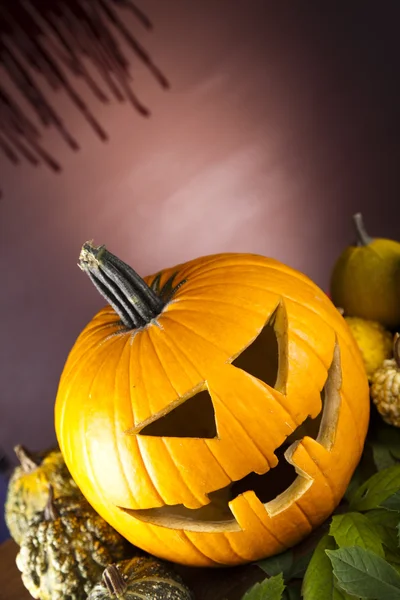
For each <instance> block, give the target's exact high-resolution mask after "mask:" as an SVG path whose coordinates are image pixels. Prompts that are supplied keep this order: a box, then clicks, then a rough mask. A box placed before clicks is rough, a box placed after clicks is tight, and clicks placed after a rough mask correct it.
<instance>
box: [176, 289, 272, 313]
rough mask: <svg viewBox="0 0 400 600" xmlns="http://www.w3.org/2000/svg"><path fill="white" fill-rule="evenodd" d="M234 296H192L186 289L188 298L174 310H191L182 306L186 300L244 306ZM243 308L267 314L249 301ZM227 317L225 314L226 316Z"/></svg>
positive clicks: (182, 299) (181, 300) (181, 301)
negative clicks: (234, 300) (221, 297)
mask: <svg viewBox="0 0 400 600" xmlns="http://www.w3.org/2000/svg"><path fill="white" fill-rule="evenodd" d="M207 287H210V289H211V288H212V286H207ZM207 287H206V286H204V288H202V289H207ZM268 295H269V294H268V293H266V294H265V296H268ZM276 295H277V294H275V293H271V296H276ZM232 300H233V299H232V298H229V300H227V299H225V300H221V299H220V298H216V297H215V296H214V297H210V298H206V297H204V296H203V297H202V296H198V297H196V296H190V295H189V293H188V292H187V291H186V298H180V302H179V307H178V308H176V309H175V308H174V312H175V310H176V311H179V310H190V309H188V308H186V307H184V306H182V305H183V304H185V303H186V302H188V301H190V302H192V301H193V302H199V303H203V304H205V303H206V302H212V303H213V304H226V305H227V306H234V307H237V308H243V304H241V303H240V302H232ZM171 304H172V305H174V306H175V302H174V301H173V302H171ZM176 305H178V303H176ZM191 310H192V311H194V310H195V309H191ZM243 310H245V311H246V312H251V313H253V314H254V315H257V316H258V315H260V316H264V315H265V310H261V308H260V309H258V308H257V306H256V305H254V304H252V303H250V302H249V306H246V307H245V308H243ZM197 312H201V311H200V310H198V311H197ZM224 318H225V316H224Z"/></svg>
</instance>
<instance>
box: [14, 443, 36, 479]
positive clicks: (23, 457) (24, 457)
mask: <svg viewBox="0 0 400 600" xmlns="http://www.w3.org/2000/svg"><path fill="white" fill-rule="evenodd" d="M14 452H15V454H16V455H17V458H18V460H19V462H20V463H21V467H22V470H23V471H24V473H27V474H28V473H33V471H34V470H35V469H37V467H38V466H39V465H40V461H38V462H36V460H35V459H34V457H33V456H32V454H31V453H30V452H28V450H27V449H26V448H24V446H21V444H18V445H17V446H15V447H14Z"/></svg>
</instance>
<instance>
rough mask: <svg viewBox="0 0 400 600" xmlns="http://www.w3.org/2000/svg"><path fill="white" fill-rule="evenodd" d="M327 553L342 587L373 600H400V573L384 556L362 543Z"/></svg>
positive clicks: (327, 551) (351, 592)
mask: <svg viewBox="0 0 400 600" xmlns="http://www.w3.org/2000/svg"><path fill="white" fill-rule="evenodd" d="M326 554H327V555H328V556H329V558H330V560H331V562H332V566H333V572H334V574H335V576H336V577H337V580H338V584H339V586H340V588H341V589H343V590H345V591H346V592H348V593H349V594H357V595H358V596H361V597H362V598H367V599H371V600H399V598H400V575H399V574H398V573H397V571H396V570H395V569H394V568H393V567H392V566H391V565H390V564H389V563H388V562H387V561H386V560H385V559H383V558H381V557H380V556H377V555H376V554H374V553H373V552H370V551H369V550H365V549H364V548H359V547H350V548H339V549H338V550H326Z"/></svg>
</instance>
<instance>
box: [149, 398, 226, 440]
mask: <svg viewBox="0 0 400 600" xmlns="http://www.w3.org/2000/svg"><path fill="white" fill-rule="evenodd" d="M139 435H150V436H157V437H184V438H208V439H210V438H215V437H217V426H216V422H215V413H214V406H213V403H212V400H211V396H210V393H209V391H208V390H202V391H200V392H197V393H195V394H194V395H193V396H191V397H190V398H188V399H187V400H184V401H183V402H182V404H179V405H178V406H177V407H176V408H173V409H172V410H171V411H170V412H168V413H167V414H165V415H164V416H161V417H159V418H158V419H156V420H155V421H152V423H149V425H146V426H145V427H143V429H141V430H140V432H139Z"/></svg>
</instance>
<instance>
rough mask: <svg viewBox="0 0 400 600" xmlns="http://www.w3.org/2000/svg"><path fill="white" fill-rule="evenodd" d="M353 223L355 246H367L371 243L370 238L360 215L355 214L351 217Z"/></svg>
mask: <svg viewBox="0 0 400 600" xmlns="http://www.w3.org/2000/svg"><path fill="white" fill-rule="evenodd" d="M353 221H354V225H355V228H356V234H357V245H358V246H368V244H370V243H371V242H372V237H370V236H369V235H368V233H367V231H366V229H365V226H364V221H363V217H362V214H361V213H356V214H355V215H353Z"/></svg>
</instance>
